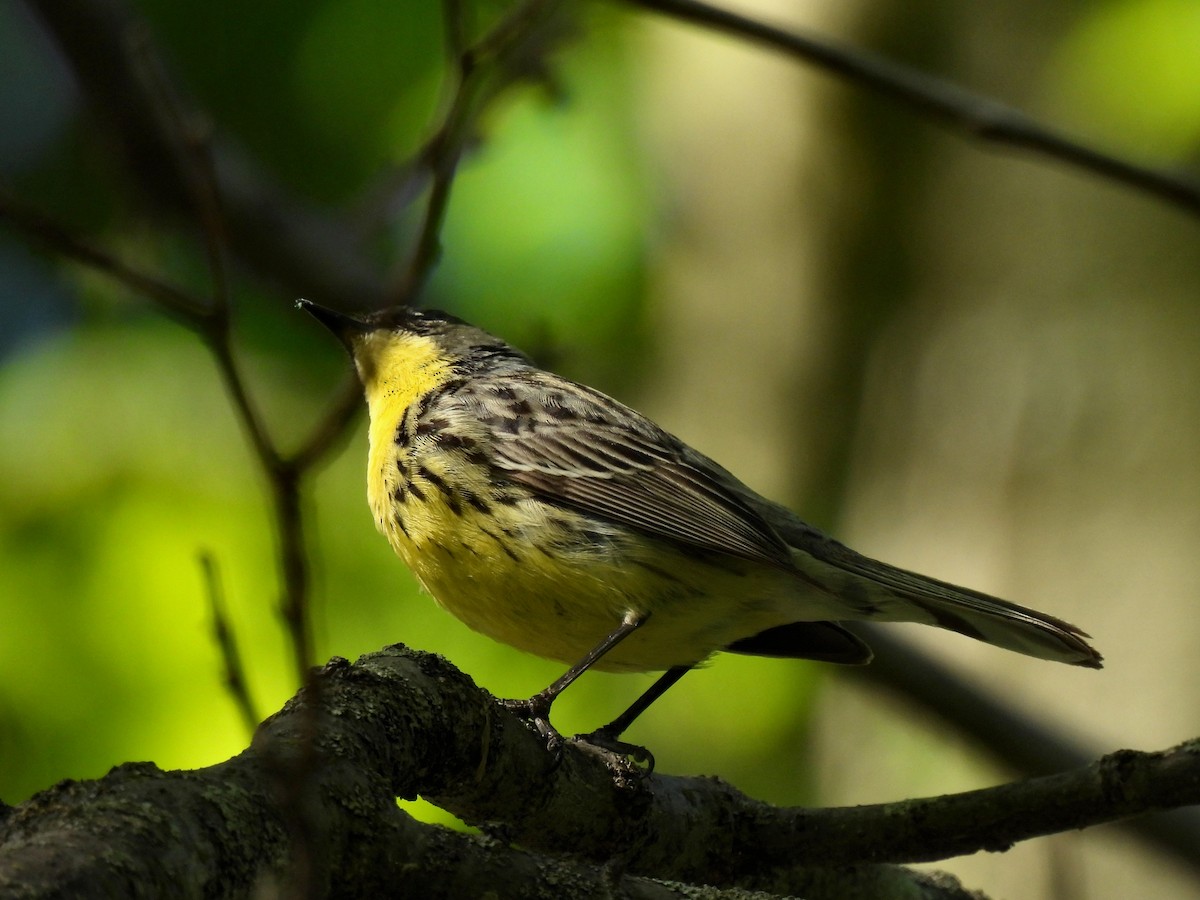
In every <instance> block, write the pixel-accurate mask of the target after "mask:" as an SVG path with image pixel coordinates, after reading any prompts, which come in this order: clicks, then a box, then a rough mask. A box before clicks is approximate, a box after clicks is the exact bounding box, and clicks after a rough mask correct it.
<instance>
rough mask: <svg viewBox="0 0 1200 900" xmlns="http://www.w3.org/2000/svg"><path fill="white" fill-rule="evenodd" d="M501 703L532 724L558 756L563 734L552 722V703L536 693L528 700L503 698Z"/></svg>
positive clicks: (547, 746) (547, 745) (551, 750)
mask: <svg viewBox="0 0 1200 900" xmlns="http://www.w3.org/2000/svg"><path fill="white" fill-rule="evenodd" d="M500 703H501V705H502V706H503V707H504V708H505V709H507V710H508V711H509V712H510V713H512V714H513V715H515V716H517V717H518V718H520V719H524V720H525V722H526V723H527V724H529V725H531V726H532V727H533V728H534V729H535V730H536V731H537V733H538V734H540V735H541V736H542V738H543V739H544V740H545V741H546V749H547V750H549V751H550V752H551V753H553V754H554V755H555V757H557V756H558V755H559V754H560V753H561V752H562V745H563V740H564V739H563V736H562V735H561V734H559V732H558V729H557V728H555V727H554V726H553V725H551V724H550V704H549V703H548V702H546V699H545V698H544V697H543V696H542V695H540V694H535V695H534V696H532V697H530V698H529V699H528V700H501V701H500Z"/></svg>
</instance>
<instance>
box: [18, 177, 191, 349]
mask: <svg viewBox="0 0 1200 900" xmlns="http://www.w3.org/2000/svg"><path fill="white" fill-rule="evenodd" d="M0 219H2V220H5V221H7V222H8V223H9V224H10V225H12V226H13V228H15V229H16V230H17V231H19V232H20V233H21V234H24V235H26V236H27V237H31V238H34V239H36V240H37V241H38V242H39V243H41V244H43V245H44V246H45V247H46V248H47V249H49V250H51V251H52V252H54V253H56V254H58V255H59V256H63V257H65V258H67V259H70V260H73V261H75V262H77V263H81V264H83V265H85V266H88V267H89V268H92V269H95V270H96V271H98V272H103V273H104V274H106V275H109V276H111V277H112V278H114V279H116V280H117V281H118V282H120V283H121V284H124V285H125V286H127V287H129V288H131V289H132V290H134V291H136V292H137V293H139V294H141V295H142V296H144V297H147V298H149V299H150V300H153V301H154V302H155V303H157V304H158V305H159V306H160V307H162V309H163V310H164V311H165V312H167V313H168V314H170V315H171V316H172V317H173V318H175V319H176V320H178V321H180V322H182V323H183V324H185V325H187V326H189V327H194V325H195V323H196V322H197V321H199V320H201V319H202V318H203V317H204V316H205V315H206V314H207V311H208V303H206V302H205V301H204V300H203V299H202V298H200V297H198V296H196V295H195V294H192V293H190V292H188V291H185V290H184V289H183V288H181V287H179V286H178V285H174V284H171V283H169V282H166V281H163V280H162V279H159V278H155V277H154V276H152V275H147V274H146V273H145V272H140V271H138V270H137V269H134V268H132V267H131V266H129V265H126V264H125V263H124V262H122V261H121V260H120V259H118V258H117V257H115V256H113V255H112V254H111V253H109V252H107V251H105V250H101V249H100V248H98V247H95V246H93V245H92V244H89V243H88V242H87V241H85V240H83V239H82V238H80V237H78V236H76V235H75V234H73V233H72V232H71V231H70V230H68V229H67V228H66V227H64V226H63V225H61V224H59V223H58V222H55V221H54V220H53V219H51V218H50V217H49V216H47V215H45V214H44V213H41V212H39V211H38V210H35V209H33V208H32V207H30V206H27V205H26V204H24V203H22V202H21V201H20V200H18V199H17V198H16V197H14V196H13V195H12V194H11V193H10V192H9V191H8V189H7V188H5V187H4V186H3V185H0Z"/></svg>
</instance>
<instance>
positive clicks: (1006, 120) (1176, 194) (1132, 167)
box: [623, 0, 1200, 215]
mask: <svg viewBox="0 0 1200 900" xmlns="http://www.w3.org/2000/svg"><path fill="white" fill-rule="evenodd" d="M623 2H625V3H626V4H627V5H629V6H634V7H640V8H642V9H646V10H650V11H652V12H658V13H662V14H664V15H667V16H671V17H672V18H675V19H680V20H682V21H685V22H691V23H692V24H695V25H700V26H703V27H705V28H708V29H711V30H714V31H720V32H724V33H726V34H732V35H735V36H737V37H740V38H744V39H746V40H748V41H753V42H755V43H759V44H765V45H767V46H769V47H771V48H773V49H775V50H779V51H781V52H783V53H786V54H787V55H789V56H792V57H795V58H797V59H803V60H805V61H807V62H809V63H812V64H813V65H816V66H819V67H821V68H823V69H825V70H827V71H829V72H833V73H835V74H837V75H840V76H842V77H843V78H845V79H846V80H848V81H852V82H855V83H857V84H860V85H862V86H864V87H867V88H870V89H871V90H873V91H876V92H878V93H880V94H883V95H884V96H887V97H891V98H892V99H894V100H899V101H900V102H902V103H905V104H907V105H909V106H911V107H913V108H915V109H916V110H917V111H918V112H921V113H923V114H925V115H928V116H929V117H931V118H933V119H935V120H937V121H939V122H941V123H942V124H943V125H946V126H948V127H949V128H951V129H952V130H955V131H960V132H964V133H966V134H968V135H971V136H973V137H978V138H981V139H983V140H985V141H989V142H991V143H995V144H1002V145H1005V146H1010V147H1017V148H1020V149H1023V150H1029V151H1032V152H1034V153H1036V154H1038V155H1041V156H1045V157H1048V158H1051V159H1055V160H1058V161H1059V162H1065V163H1067V164H1069V165H1071V166H1074V167H1075V168H1078V169H1083V170H1085V171H1089V172H1092V173H1093V174H1097V175H1101V176H1103V177H1104V178H1106V179H1108V180H1110V181H1115V182H1118V183H1121V184H1125V185H1128V186H1130V187H1133V188H1135V189H1137V190H1139V191H1142V192H1144V193H1147V194H1151V195H1153V196H1155V197H1158V198H1160V199H1163V200H1166V201H1168V202H1170V203H1172V204H1174V205H1175V206H1177V207H1179V208H1181V209H1183V210H1186V211H1187V212H1189V213H1191V214H1193V215H1200V182H1198V181H1197V180H1196V179H1195V178H1189V177H1186V176H1183V175H1179V174H1176V173H1173V172H1168V171H1164V170H1161V169H1152V168H1149V167H1147V166H1142V165H1139V164H1137V163H1134V162H1130V161H1129V160H1126V159H1121V158H1120V157H1117V156H1113V155H1111V154H1108V153H1103V152H1101V151H1099V150H1097V149H1096V148H1094V147H1089V146H1087V145H1086V144H1082V143H1080V142H1078V141H1076V140H1074V139H1072V138H1069V137H1067V136H1066V135H1064V134H1062V133H1060V132H1057V131H1055V130H1053V129H1051V128H1049V127H1048V126H1045V125H1042V124H1040V123H1038V122H1036V121H1035V120H1033V119H1032V118H1030V117H1029V116H1027V115H1026V114H1025V113H1022V112H1020V111H1019V110H1016V109H1014V108H1012V107H1010V106H1006V105H1005V104H1003V103H1000V102H999V101H997V100H994V99H992V98H990V97H984V96H981V95H979V94H975V93H972V92H970V91H968V90H965V89H963V88H961V87H959V86H957V85H955V84H951V83H949V82H946V81H942V80H940V79H938V78H934V77H933V76H931V75H927V74H925V73H923V72H918V71H916V70H914V69H909V68H906V67H904V66H901V65H898V64H896V63H893V62H889V61H887V60H884V59H881V58H879V57H875V56H870V55H868V54H866V53H862V52H860V51H856V50H850V49H847V48H845V47H838V46H836V45H834V44H832V43H830V42H828V41H824V40H819V39H817V38H813V37H808V36H805V35H802V34H799V33H797V32H794V31H786V30H784V29H782V28H777V27H775V26H772V25H768V24H766V23H765V22H760V21H757V20H755V19H751V18H748V17H746V16H742V15H739V14H738V13H735V12H731V11H729V10H725V9H720V8H718V7H715V6H710V5H708V4H706V3H701V2H699V0H623Z"/></svg>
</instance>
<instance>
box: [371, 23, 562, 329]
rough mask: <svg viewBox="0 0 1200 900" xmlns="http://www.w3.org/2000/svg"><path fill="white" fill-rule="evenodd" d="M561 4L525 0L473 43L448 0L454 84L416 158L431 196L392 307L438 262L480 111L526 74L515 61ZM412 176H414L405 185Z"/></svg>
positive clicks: (410, 296)
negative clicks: (427, 179)
mask: <svg viewBox="0 0 1200 900" xmlns="http://www.w3.org/2000/svg"><path fill="white" fill-rule="evenodd" d="M561 7H562V3H561V2H559V0H526V2H524V3H522V4H520V5H518V6H517V7H515V8H514V9H513V10H512V11H511V12H510V13H509V14H508V15H506V16H504V17H503V18H502V19H501V20H500V21H499V22H497V23H496V24H495V25H494V26H493V27H492V28H491V29H490V30H489V31H488V32H487V33H486V34H485V35H483V36H482V37H481V38H480V39H479V40H478V41H477V42H476V43H475V44H473V45H471V46H465V41H466V37H465V35H466V31H467V27H466V24H465V21H464V16H465V9H464V5H463V4H462V3H459V2H457V0H446V4H445V7H444V10H445V15H444V19H445V30H446V46H447V48H448V49H449V51H450V52H451V53H452V54H453V57H452V59H451V64H452V65H453V66H454V74H453V77H454V79H455V87H454V91H453V93H452V96H451V99H450V102H449V106H448V109H447V111H446V114H445V116H444V117H443V120H442V124H441V126H440V127H439V128H438V129H437V131H436V132H435V133H434V135H433V137H431V138H430V140H429V141H428V142H427V143H426V144H425V146H424V147H423V148H422V150H421V152H420V153H419V154H418V156H417V160H418V162H417V164H416V165H417V168H416V171H420V170H421V169H426V170H428V172H429V174H430V177H431V182H430V186H429V197H428V200H427V201H426V204H425V209H424V211H423V214H422V218H421V224H420V226H419V228H418V230H417V239H416V242H415V243H414V245H413V250H412V252H411V254H410V256H409V259H408V262H407V263H406V265H405V267H404V271H403V274H402V275H401V276H400V277H399V278H398V279H396V281H395V286H394V287H393V288H392V289H391V290H390V291H389V294H390V295H391V297H392V298H393V300H392V304H393V305H395V306H405V305H411V304H413V303H414V302H415V301H416V298H417V295H418V294H419V293H420V291H421V289H422V288H423V287H424V286H425V282H426V281H427V280H428V278H429V276H430V274H431V273H432V271H433V268H434V266H435V265H436V264H437V261H438V258H439V257H440V255H441V232H442V224H443V222H444V220H445V217H446V209H447V207H448V206H449V203H450V189H451V186H452V185H453V183H454V177H455V175H456V173H457V170H458V164H459V161H460V160H461V158H462V155H463V153H464V151H465V150H466V148H467V146H468V144H469V143H470V142H471V140H472V139H473V138H474V136H475V126H476V123H477V121H478V118H479V114H480V112H481V111H482V109H483V108H484V107H486V106H487V105H488V104H489V103H490V102H492V101H493V100H494V99H495V98H496V97H497V96H498V95H499V94H500V93H501V92H502V91H503V90H504V89H505V88H507V87H509V86H511V85H512V84H513V83H515V82H516V81H517V80H518V79H520V78H521V77H523V76H524V74H525V72H524V71H523V70H522V67H521V66H519V65H516V64H515V63H516V60H517V58H518V57H519V56H520V54H521V52H522V51H523V50H524V49H526V48H527V46H528V45H529V44H531V43H532V42H533V41H534V40H535V38H536V36H538V35H541V34H544V33H545V32H546V31H547V29H548V26H549V25H550V23H551V22H552V21H553V20H554V18H555V16H556V15H557V14H558V12H559V10H560V8H561ZM548 43H549V42H548ZM410 180H411V176H410V177H409V179H407V180H406V183H408V181H410Z"/></svg>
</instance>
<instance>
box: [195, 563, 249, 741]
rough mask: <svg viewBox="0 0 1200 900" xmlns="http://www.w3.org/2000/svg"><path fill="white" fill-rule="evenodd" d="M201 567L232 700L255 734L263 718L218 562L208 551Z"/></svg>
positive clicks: (247, 727) (214, 634)
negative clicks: (228, 607) (227, 604)
mask: <svg viewBox="0 0 1200 900" xmlns="http://www.w3.org/2000/svg"><path fill="white" fill-rule="evenodd" d="M200 571H201V573H202V574H203V575H204V586H205V589H206V591H207V593H208V605H209V611H210V612H211V613H212V627H213V637H214V638H215V639H216V642H217V647H218V649H219V650H220V651H221V662H222V664H223V665H224V668H225V687H227V688H228V689H229V693H230V695H231V696H232V697H233V703H234V705H235V706H236V707H237V709H238V712H239V713H240V714H241V716H242V723H243V724H244V725H245V726H246V730H247V732H248V733H251V734H252V733H253V732H254V729H255V728H257V727H258V723H259V722H261V721H262V718H261V717H260V716H259V714H258V710H257V709H255V707H254V701H253V700H252V699H251V697H250V686H249V684H248V683H247V682H246V670H245V668H244V667H243V666H242V655H241V653H240V652H239V651H238V645H237V636H236V635H235V634H234V631H233V626H232V624H231V623H230V621H229V615H228V613H227V611H226V609H225V592H224V590H222V588H221V576H220V573H218V572H217V562H216V560H215V559H213V556H212V554H211V553H209V552H207V551H203V552H201V554H200Z"/></svg>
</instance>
